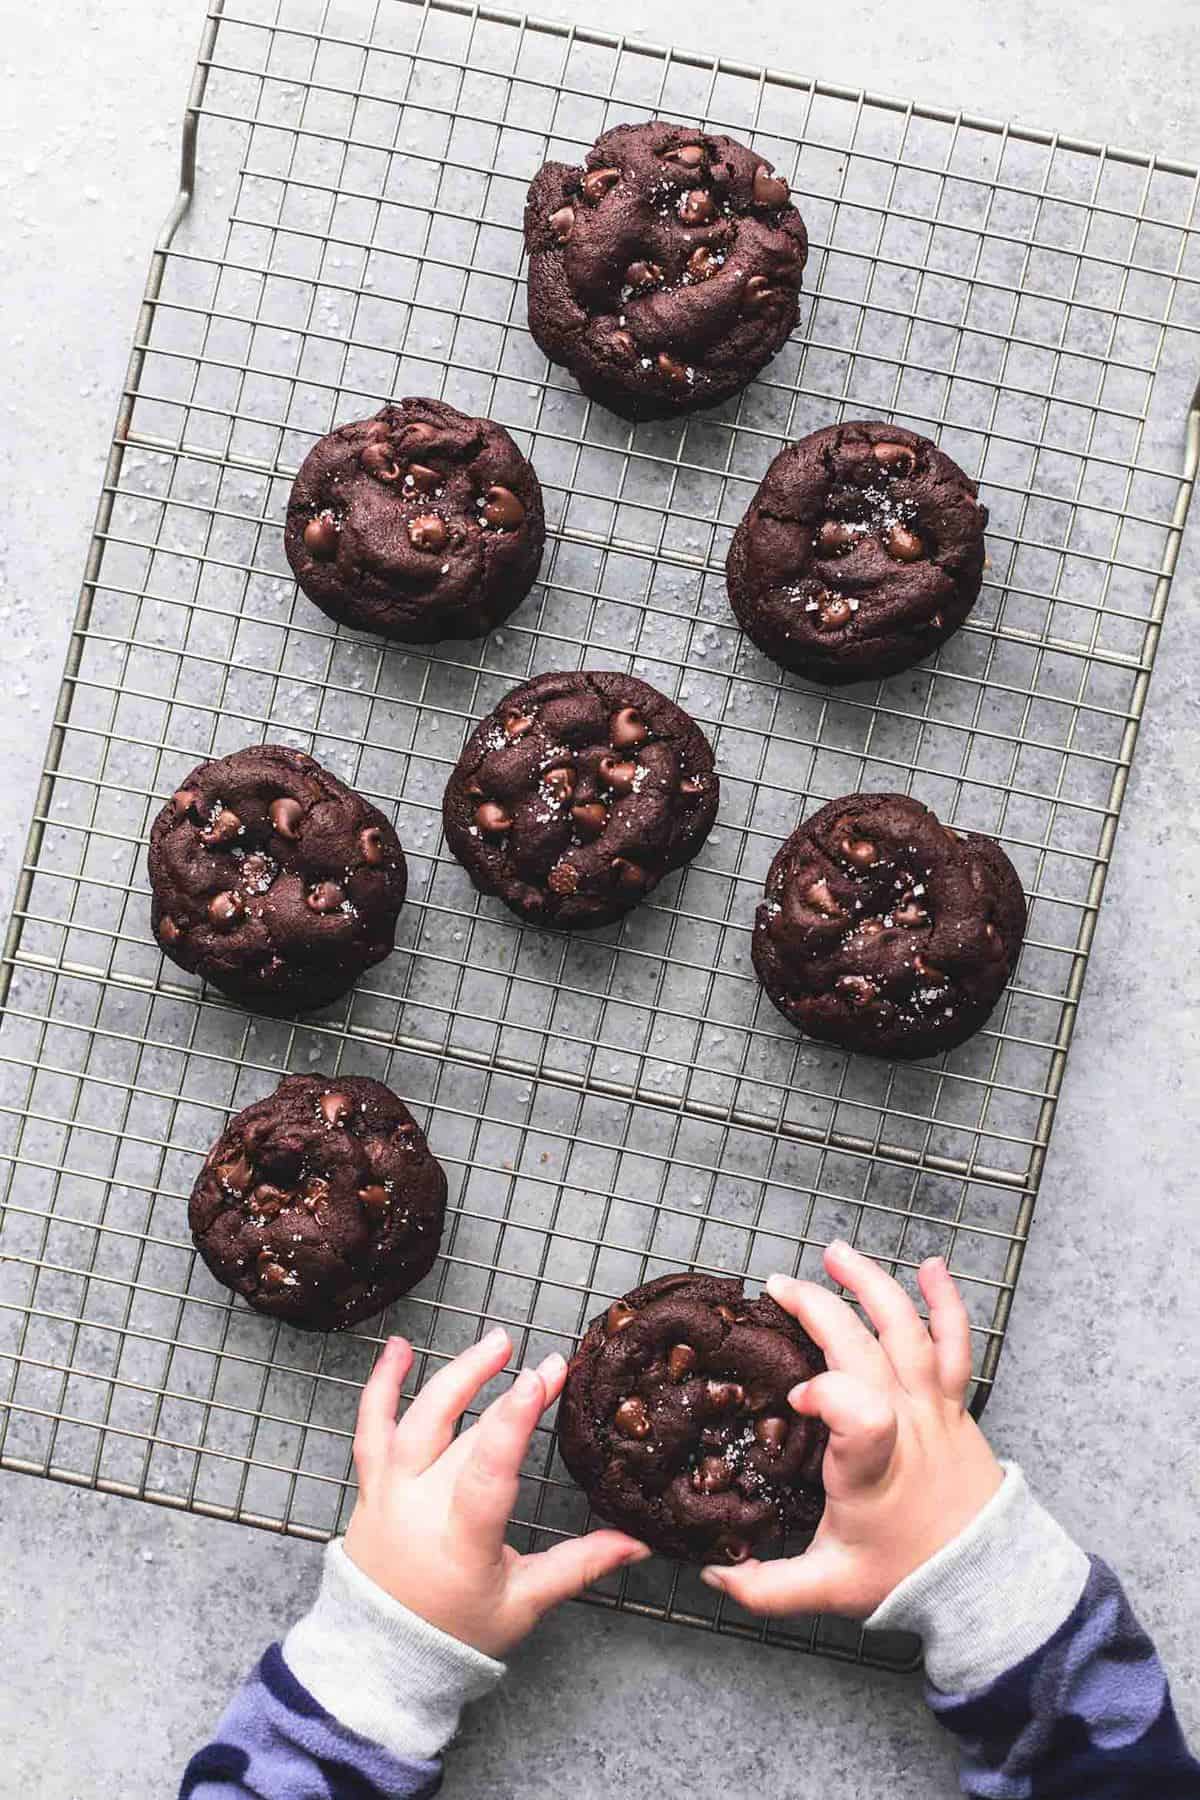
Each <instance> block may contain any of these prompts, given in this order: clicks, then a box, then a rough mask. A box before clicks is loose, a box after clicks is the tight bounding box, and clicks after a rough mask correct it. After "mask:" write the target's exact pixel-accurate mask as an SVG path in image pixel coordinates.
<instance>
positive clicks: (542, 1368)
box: [537, 1350, 567, 1382]
mask: <svg viewBox="0 0 1200 1800" xmlns="http://www.w3.org/2000/svg"><path fill="white" fill-rule="evenodd" d="M566 1366H567V1359H566V1357H565V1356H560V1355H559V1353H558V1351H557V1350H553V1351H551V1353H550V1355H549V1356H547V1357H546V1359H545V1360H544V1361H543V1362H540V1363H539V1364H538V1366H537V1373H538V1374H539V1375H540V1376H541V1378H542V1380H543V1381H545V1382H551V1381H557V1380H558V1377H559V1376H560V1375H561V1373H562V1371H563V1370H564V1369H565V1368H566Z"/></svg>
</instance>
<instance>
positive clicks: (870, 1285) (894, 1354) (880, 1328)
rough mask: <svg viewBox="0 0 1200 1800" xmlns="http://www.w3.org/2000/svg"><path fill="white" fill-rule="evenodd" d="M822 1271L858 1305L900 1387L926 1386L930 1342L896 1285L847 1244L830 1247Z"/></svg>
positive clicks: (930, 1368)
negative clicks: (827, 1273) (843, 1288)
mask: <svg viewBox="0 0 1200 1800" xmlns="http://www.w3.org/2000/svg"><path fill="white" fill-rule="evenodd" d="M825 1267H826V1268H827V1269H828V1270H829V1273H830V1274H831V1275H832V1276H833V1279H834V1280H835V1281H838V1282H840V1283H841V1285H842V1286H843V1287H846V1288H849V1289H850V1292H851V1293H852V1294H853V1295H854V1296H855V1297H856V1298H857V1299H858V1300H860V1301H861V1302H862V1305H863V1308H864V1310H865V1311H866V1314H867V1317H868V1318H869V1319H870V1321H871V1323H872V1325H874V1327H875V1329H876V1331H877V1332H878V1333H879V1342H880V1343H881V1344H882V1345H883V1348H884V1350H885V1351H886V1352H887V1357H888V1361H889V1362H890V1363H891V1365H892V1368H893V1370H894V1371H895V1374H896V1378H897V1380H898V1381H899V1382H900V1385H901V1386H902V1387H904V1388H917V1387H920V1386H922V1385H923V1384H925V1385H927V1384H928V1383H929V1382H930V1381H931V1380H932V1379H933V1375H934V1359H933V1340H932V1339H931V1338H930V1336H929V1333H928V1331H927V1330H926V1329H925V1326H924V1324H923V1323H922V1320H921V1315H920V1313H918V1311H917V1309H916V1307H915V1306H914V1305H913V1303H912V1301H911V1300H910V1299H909V1297H908V1295H907V1294H906V1293H905V1291H904V1289H903V1288H902V1287H901V1286H900V1283H899V1282H898V1281H893V1280H892V1277H891V1276H890V1275H889V1274H887V1273H886V1272H885V1271H884V1270H883V1269H881V1268H880V1267H879V1265H878V1263H874V1262H872V1261H871V1259H870V1257H869V1256H863V1255H862V1253H861V1251H858V1250H853V1249H851V1247H850V1245H849V1244H843V1243H833V1244H830V1246H829V1248H828V1249H827V1250H826V1252H825Z"/></svg>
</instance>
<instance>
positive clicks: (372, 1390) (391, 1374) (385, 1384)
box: [354, 1337, 413, 1487]
mask: <svg viewBox="0 0 1200 1800" xmlns="http://www.w3.org/2000/svg"><path fill="white" fill-rule="evenodd" d="M412 1359H413V1353H412V1345H411V1344H409V1343H408V1342H406V1340H405V1339H404V1338H401V1337H393V1338H389V1339H388V1341H387V1343H386V1344H385V1345H384V1346H383V1350H382V1352H381V1353H380V1356H379V1360H378V1362H377V1363H376V1364H375V1367H374V1368H373V1369H372V1370H371V1373H370V1375H369V1376H368V1377H367V1381H366V1385H365V1386H364V1388H363V1391H362V1394H361V1396H360V1398H359V1402H358V1420H357V1423H356V1424H355V1427H354V1466H355V1468H356V1469H357V1470H358V1485H359V1486H360V1487H365V1486H366V1484H367V1482H368V1481H369V1480H370V1478H371V1476H372V1475H373V1474H374V1472H375V1470H376V1469H378V1468H379V1466H380V1465H381V1464H382V1463H383V1462H384V1461H385V1459H386V1457H387V1454H388V1451H389V1450H390V1449H391V1445H392V1438H393V1437H394V1436H395V1431H396V1409H397V1407H398V1406H399V1404H400V1391H401V1389H402V1388H403V1386H404V1377H405V1376H406V1375H407V1374H408V1371H409V1370H410V1369H411V1368H412Z"/></svg>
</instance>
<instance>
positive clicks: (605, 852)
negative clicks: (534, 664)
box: [442, 670, 719, 929]
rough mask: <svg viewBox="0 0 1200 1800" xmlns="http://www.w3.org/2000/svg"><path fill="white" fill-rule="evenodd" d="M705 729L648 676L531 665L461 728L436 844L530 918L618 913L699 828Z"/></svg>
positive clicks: (580, 919)
mask: <svg viewBox="0 0 1200 1800" xmlns="http://www.w3.org/2000/svg"><path fill="white" fill-rule="evenodd" d="M718 799H719V784H718V780H717V776H716V773H715V772H714V768H713V754H712V749H711V746H710V745H709V742H708V739H707V738H706V737H705V736H704V733H703V732H702V731H701V730H700V727H699V726H698V725H697V724H696V723H695V721H694V720H693V719H691V718H689V716H688V715H687V713H685V712H684V711H683V710H682V708H681V707H678V706H676V705H675V703H674V701H672V700H668V699H667V698H666V696H665V695H664V694H660V693H659V692H658V690H657V688H653V687H651V686H650V685H649V683H648V682H645V681H639V680H638V679H637V678H636V677H635V676H632V675H620V674H615V673H612V672H609V671H588V670H583V671H571V672H568V673H564V674H547V675H539V676H537V677H536V679H534V680H533V681H529V682H526V683H525V684H524V685H523V686H522V687H519V688H514V689H513V691H512V693H511V694H509V695H507V696H506V698H505V699H504V700H502V701H501V702H500V705H499V706H498V707H497V708H496V709H495V711H494V712H492V713H490V714H489V715H488V717H487V718H485V719H483V720H482V721H481V722H480V723H479V724H478V725H477V726H476V727H475V730H474V731H473V732H472V734H471V736H470V738H469V739H468V742H467V745H466V747H465V749H464V750H463V753H462V755H461V757H460V758H459V760H458V763H457V765H456V766H455V769H454V772H453V774H452V775H451V777H450V780H449V782H448V783H447V786H446V793H445V798H444V801H443V805H442V817H443V821H444V824H445V829H446V841H447V843H448V844H449V846H450V848H451V850H452V851H453V852H454V855H455V856H456V857H457V858H458V860H459V862H461V863H462V865H463V867H464V868H465V869H466V871H467V873H468V874H469V875H470V877H471V880H472V881H473V882H474V883H475V886H476V887H477V888H479V889H481V890H482V892H483V893H485V894H497V895H499V897H500V899H502V900H503V901H504V902H505V904H506V905H507V906H509V907H511V908H512V910H513V911H514V912H515V913H517V914H518V915H519V916H520V917H521V918H523V919H528V920H530V921H532V922H534V923H536V924H543V925H556V926H561V927H565V928H576V929H586V928H588V927H592V926H598V925H607V924H611V922H612V921H613V920H614V919H619V918H621V917H622V915H623V914H624V913H627V912H629V911H630V910H631V909H632V908H633V907H635V906H636V905H637V904H638V902H639V901H640V900H642V899H643V898H644V896H645V895H646V894H648V893H649V892H650V890H651V889H652V888H653V887H655V886H656V885H657V883H658V882H659V881H661V880H662V878H663V876H664V875H666V874H668V873H669V872H670V871H671V870H672V869H677V868H679V867H681V865H682V864H684V863H686V862H689V861H690V860H691V858H692V857H693V856H694V855H695V854H696V852H697V850H699V848H700V846H701V844H702V843H703V842H704V839H705V838H706V837H707V836H708V833H709V831H710V830H711V828H712V824H713V820H714V819H715V817H716V813H717V803H718Z"/></svg>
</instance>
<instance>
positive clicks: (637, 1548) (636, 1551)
mask: <svg viewBox="0 0 1200 1800" xmlns="http://www.w3.org/2000/svg"><path fill="white" fill-rule="evenodd" d="M653 1555H654V1552H653V1550H651V1548H650V1546H649V1544H634V1545H633V1546H632V1548H631V1549H629V1550H628V1551H627V1552H626V1554H625V1556H624V1558H623V1561H622V1567H628V1565H629V1564H630V1563H640V1562H645V1561H646V1560H647V1559H648V1558H649V1557H651V1556H653Z"/></svg>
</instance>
